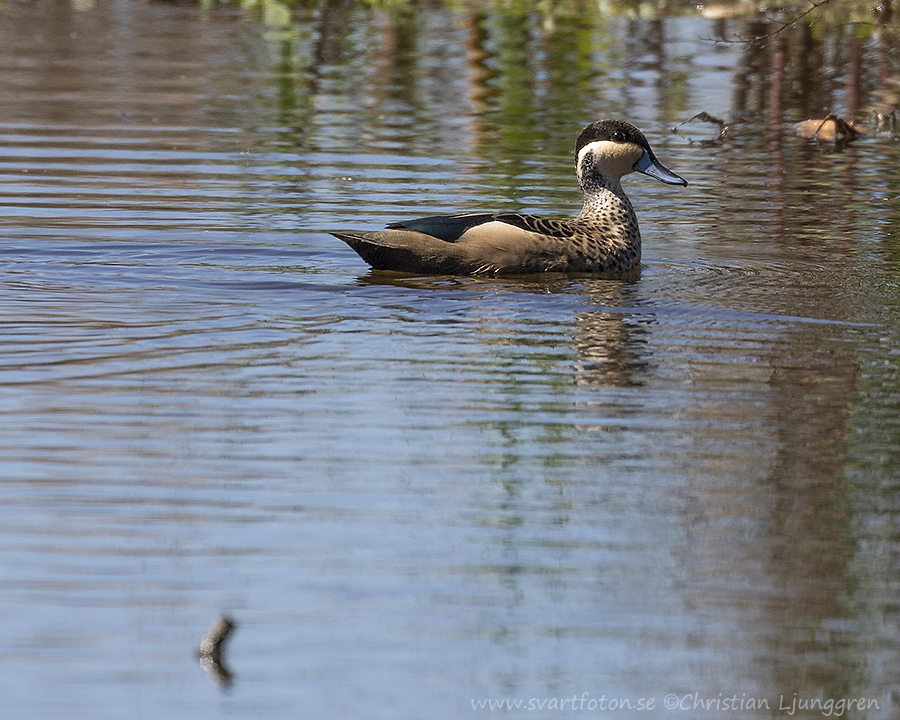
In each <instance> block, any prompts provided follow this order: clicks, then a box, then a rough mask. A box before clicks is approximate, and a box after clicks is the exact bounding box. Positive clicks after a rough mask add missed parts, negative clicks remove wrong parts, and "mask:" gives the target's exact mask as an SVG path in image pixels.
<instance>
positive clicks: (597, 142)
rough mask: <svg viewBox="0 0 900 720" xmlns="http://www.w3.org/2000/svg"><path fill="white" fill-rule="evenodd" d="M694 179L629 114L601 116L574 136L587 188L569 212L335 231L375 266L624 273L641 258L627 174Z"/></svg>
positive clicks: (450, 271)
mask: <svg viewBox="0 0 900 720" xmlns="http://www.w3.org/2000/svg"><path fill="white" fill-rule="evenodd" d="M631 172H639V173H643V174H644V175H649V176H650V177H652V178H655V179H656V180H659V181H661V182H663V183H666V184H669V185H681V186H682V187H685V186H687V181H686V180H685V179H684V178H682V177H680V176H678V175H676V174H675V173H673V172H672V171H671V170H668V169H667V168H666V167H664V166H663V165H662V163H660V162H659V160H657V158H656V155H655V154H654V152H653V150H652V149H651V147H650V143H649V142H648V141H647V138H646V137H645V136H644V134H643V133H642V132H641V131H640V130H638V129H637V128H636V127H635V126H634V125H632V124H631V123H628V122H625V121H624V120H598V121H597V122H593V123H591V124H590V125H588V126H587V127H586V128H584V130H582V131H581V134H580V135H579V136H578V140H577V141H576V143H575V173H576V175H577V176H578V184H579V186H580V187H581V192H582V195H583V196H584V204H583V206H582V208H581V212H580V213H579V214H578V215H577V216H576V217H573V218H569V219H550V218H544V217H539V216H536V215H524V214H519V213H503V212H501V213H462V214H456V215H435V216H431V217H424V218H417V219H414V220H402V221H399V222H393V223H391V224H389V225H388V226H387V229H386V230H379V231H367V232H332V233H331V234H332V235H334V236H335V237H336V238H338V239H339V240H342V241H344V242H345V243H347V244H348V245H349V246H350V247H351V248H353V250H355V251H356V252H357V253H358V254H359V256H360V257H361V258H362V259H363V260H364V261H366V262H367V263H368V264H369V265H371V266H372V268H373V269H375V270H393V271H399V272H405V273H415V274H420V275H483V274H493V275H506V274H537V273H547V272H563V273H591V274H594V273H600V274H609V273H613V274H614V273H622V272H626V271H629V270H632V269H634V268H636V267H638V266H639V265H640V262H641V233H640V229H639V228H638V221H637V216H636V215H635V212H634V208H633V207H632V205H631V201H630V200H629V199H628V196H627V195H626V194H625V191H624V190H623V189H622V183H621V180H622V177H623V176H624V175H627V174H628V173H631Z"/></svg>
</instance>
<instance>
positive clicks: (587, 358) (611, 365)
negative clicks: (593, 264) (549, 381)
mask: <svg viewBox="0 0 900 720" xmlns="http://www.w3.org/2000/svg"><path fill="white" fill-rule="evenodd" d="M639 275H640V273H639V272H637V273H634V276H633V277H632V278H631V280H630V281H629V280H624V281H622V280H619V281H611V280H592V281H589V282H587V283H586V286H585V292H586V293H587V294H589V295H590V297H591V300H592V301H593V302H595V303H597V304H598V305H602V306H605V308H604V309H603V310H594V311H590V312H586V313H580V314H579V315H578V317H577V318H576V320H575V323H576V329H577V333H576V336H575V338H574V342H573V348H574V350H575V353H576V356H577V361H576V364H575V382H576V383H577V384H579V385H585V386H608V387H628V386H635V385H642V384H643V382H644V379H645V378H646V376H647V374H648V368H649V363H648V360H647V355H648V347H647V337H648V332H649V331H648V330H647V328H646V327H644V326H643V324H642V322H641V321H640V320H638V319H636V318H634V317H633V315H634V311H633V310H630V309H629V306H634V303H635V287H634V285H633V283H634V282H635V281H636V280H638V278H639Z"/></svg>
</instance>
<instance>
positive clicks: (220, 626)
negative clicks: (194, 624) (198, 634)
mask: <svg viewBox="0 0 900 720" xmlns="http://www.w3.org/2000/svg"><path fill="white" fill-rule="evenodd" d="M235 627H237V623H235V621H234V620H233V619H232V618H230V617H228V616H227V615H219V617H217V618H216V619H215V620H213V623H212V625H210V626H209V630H207V631H206V635H204V636H203V639H202V640H201V641H200V647H199V648H197V657H199V658H200V666H201V667H202V668H203V669H204V670H205V671H206V674H207V675H209V676H210V677H212V678H213V679H214V680H215V681H216V682H217V683H218V684H219V686H220V687H223V688H227V687H228V686H230V685H231V682H232V679H233V675H232V673H231V671H230V670H229V669H228V666H227V665H226V664H225V656H224V653H225V641H226V640H227V639H228V636H229V635H231V632H232V630H234V628H235Z"/></svg>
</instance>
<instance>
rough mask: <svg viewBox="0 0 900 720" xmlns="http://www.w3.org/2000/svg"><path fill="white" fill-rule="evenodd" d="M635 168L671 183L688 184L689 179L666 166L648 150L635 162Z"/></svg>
mask: <svg viewBox="0 0 900 720" xmlns="http://www.w3.org/2000/svg"><path fill="white" fill-rule="evenodd" d="M634 169H635V170H637V171H638V172H642V173H644V175H649V176H650V177H652V178H656V179H657V180H660V181H662V182H664V183H667V184H669V185H683V186H687V180H685V179H684V178H683V177H680V176H678V175H676V174H675V173H673V172H672V171H671V170H667V169H666V168H664V167H663V166H662V164H661V163H660V162H659V160H657V159H656V158H655V157H653V155H651V154H650V153H649V152H647V151H646V150H644V154H643V155H642V156H641V159H640V160H638V161H637V162H636V163H635V164H634Z"/></svg>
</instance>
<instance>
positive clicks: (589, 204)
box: [578, 177, 641, 243]
mask: <svg viewBox="0 0 900 720" xmlns="http://www.w3.org/2000/svg"><path fill="white" fill-rule="evenodd" d="M581 192H582V194H583V195H584V205H583V206H582V208H581V213H580V214H579V215H578V219H579V220H583V221H587V222H590V223H591V224H595V225H600V226H603V227H604V228H605V231H606V232H609V233H611V234H612V235H617V234H618V235H621V236H622V238H623V239H625V238H626V236H631V237H632V238H636V239H637V242H638V243H640V239H641V235H640V232H639V230H638V224H637V216H636V215H635V214H634V208H633V207H632V206H631V201H630V200H629V199H628V196H627V195H626V194H625V191H624V190H623V189H622V183H620V182H619V181H618V180H617V179H614V178H607V177H600V178H591V179H590V180H589V181H588V182H582V183H581ZM615 230H621V231H622V232H621V233H616V232H615Z"/></svg>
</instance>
